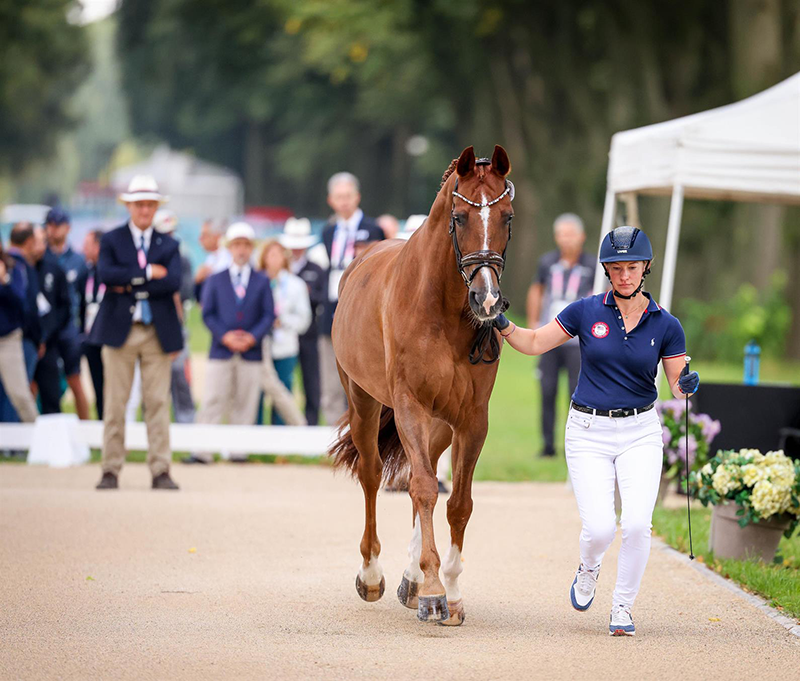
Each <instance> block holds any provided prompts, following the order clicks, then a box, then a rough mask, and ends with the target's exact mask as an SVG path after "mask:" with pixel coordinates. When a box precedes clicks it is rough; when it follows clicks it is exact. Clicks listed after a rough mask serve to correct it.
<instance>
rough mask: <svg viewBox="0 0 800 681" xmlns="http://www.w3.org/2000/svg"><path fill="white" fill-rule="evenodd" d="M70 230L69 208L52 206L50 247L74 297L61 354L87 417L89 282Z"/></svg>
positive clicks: (48, 231) (48, 229) (63, 331)
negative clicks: (84, 306)
mask: <svg viewBox="0 0 800 681" xmlns="http://www.w3.org/2000/svg"><path fill="white" fill-rule="evenodd" d="M69 230H70V220H69V215H68V214H67V213H66V211H64V210H62V209H60V208H52V209H51V210H50V211H49V212H48V213H47V217H46V218H45V236H46V237H47V251H48V253H49V254H50V255H52V256H53V258H54V259H55V260H56V262H57V263H58V265H59V267H61V269H62V270H64V274H65V276H66V278H67V289H68V292H69V301H70V323H69V324H67V325H66V326H64V327H63V328H62V329H61V330H60V331H59V334H58V354H59V357H60V358H61V361H62V363H63V371H64V374H65V375H66V377H67V385H69V388H70V390H71V391H72V395H73V397H74V398H75V411H77V412H78V418H80V419H84V420H85V419H88V418H89V402H88V401H87V399H86V395H85V394H84V392H83V385H82V384H81V339H80V332H79V329H80V320H79V319H78V317H79V310H80V305H81V293H82V292H83V289H84V287H85V285H86V263H85V262H84V260H83V257H82V256H81V255H80V254H79V253H76V252H75V251H73V250H72V247H71V246H70V245H69V244H68V243H67V237H68V236H69Z"/></svg>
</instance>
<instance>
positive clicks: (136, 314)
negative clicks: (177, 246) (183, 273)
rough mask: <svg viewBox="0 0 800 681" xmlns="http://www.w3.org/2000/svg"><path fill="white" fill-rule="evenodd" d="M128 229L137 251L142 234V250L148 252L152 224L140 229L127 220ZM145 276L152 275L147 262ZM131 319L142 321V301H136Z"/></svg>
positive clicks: (147, 277) (140, 243)
mask: <svg viewBox="0 0 800 681" xmlns="http://www.w3.org/2000/svg"><path fill="white" fill-rule="evenodd" d="M128 229H129V230H131V236H132V237H133V245H134V246H135V247H136V250H137V251H138V250H139V249H140V248H141V247H142V236H144V250H145V251H146V252H148V253H149V252H150V241H151V239H152V238H153V225H150V226H149V227H148V228H147V229H145V230H141V229H139V228H138V227H137V226H136V225H134V224H133V220H129V221H128ZM137 257H138V256H137ZM144 272H145V274H144V276H145V278H146V279H147V280H148V281H150V279H151V277H152V275H151V272H152V269H151V267H150V265H149V264H148V265H147V267H145V270H144ZM133 321H134V322H140V321H142V301H141V300H137V301H136V307H135V308H134V310H133Z"/></svg>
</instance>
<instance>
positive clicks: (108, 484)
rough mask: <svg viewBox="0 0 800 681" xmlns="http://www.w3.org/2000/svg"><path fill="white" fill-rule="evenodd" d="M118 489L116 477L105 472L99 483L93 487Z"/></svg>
mask: <svg viewBox="0 0 800 681" xmlns="http://www.w3.org/2000/svg"><path fill="white" fill-rule="evenodd" d="M118 487H119V483H118V482H117V476H116V475H114V473H109V472H108V471H106V472H105V473H103V477H102V478H100V482H98V483H97V485H96V486H95V489H117V488H118Z"/></svg>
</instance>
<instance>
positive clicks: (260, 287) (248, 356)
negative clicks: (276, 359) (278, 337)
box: [183, 222, 275, 463]
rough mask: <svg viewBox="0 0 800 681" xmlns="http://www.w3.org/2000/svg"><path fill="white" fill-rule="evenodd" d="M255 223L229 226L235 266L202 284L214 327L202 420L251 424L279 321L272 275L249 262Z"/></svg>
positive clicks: (196, 457)
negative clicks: (267, 343) (264, 344)
mask: <svg viewBox="0 0 800 681" xmlns="http://www.w3.org/2000/svg"><path fill="white" fill-rule="evenodd" d="M254 239H255V234H254V232H253V228H252V227H251V226H250V225H248V224H247V223H246V222H236V223H234V224H232V225H231V226H230V227H228V232H227V242H228V249H229V250H230V253H231V260H232V264H231V266H230V267H229V268H228V269H227V270H225V271H223V272H218V273H217V274H213V275H211V277H209V278H208V280H207V281H206V284H205V286H204V287H203V321H204V322H205V323H206V326H207V327H208V329H209V331H211V337H212V341H211V351H210V353H209V358H208V364H207V365H206V381H205V394H204V396H203V404H202V407H201V409H200V414H199V415H198V422H199V423H220V422H222V419H223V417H224V416H226V415H227V417H228V423H235V424H252V423H253V422H254V421H255V418H256V410H257V408H258V394H259V391H260V389H261V385H260V383H261V381H260V378H261V371H260V368H261V367H260V364H261V361H262V357H263V355H262V350H261V341H262V340H263V338H264V337H265V336H266V335H267V334H269V332H270V329H271V328H272V324H273V322H274V321H275V311H274V306H273V302H272V291H271V290H270V285H269V281H268V280H267V278H266V277H265V276H264V275H263V274H261V273H260V272H256V271H254V270H253V268H252V267H251V266H250V257H251V256H252V254H253V241H254ZM211 460H212V459H211V454H210V453H196V454H193V455H192V456H190V457H188V458H186V459H184V460H183V461H184V463H211ZM240 460H242V459H240Z"/></svg>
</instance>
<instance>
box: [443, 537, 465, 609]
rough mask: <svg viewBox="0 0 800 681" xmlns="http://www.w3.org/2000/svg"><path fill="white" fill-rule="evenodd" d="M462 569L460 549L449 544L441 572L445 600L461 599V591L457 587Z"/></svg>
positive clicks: (452, 601)
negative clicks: (445, 593) (445, 595)
mask: <svg viewBox="0 0 800 681" xmlns="http://www.w3.org/2000/svg"><path fill="white" fill-rule="evenodd" d="M463 571H464V565H463V564H462V563H461V551H459V550H458V547H457V546H455V545H454V544H451V545H450V550H449V551H448V552H447V557H446V558H445V559H444V563H442V574H443V575H444V589H445V591H446V592H447V600H448V601H450V602H451V603H454V602H455V601H459V600H461V591H460V590H459V588H458V576H459V575H460V574H461V573H462V572H463Z"/></svg>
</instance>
